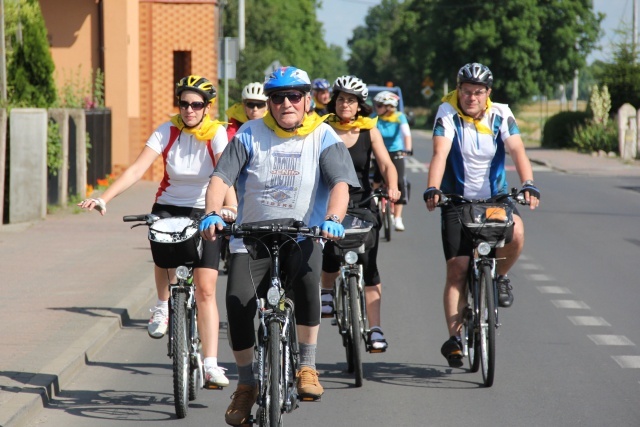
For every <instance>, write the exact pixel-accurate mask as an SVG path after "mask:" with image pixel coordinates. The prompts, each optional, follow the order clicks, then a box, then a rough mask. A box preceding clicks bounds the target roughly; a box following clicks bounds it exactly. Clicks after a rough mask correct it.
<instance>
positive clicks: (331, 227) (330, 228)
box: [320, 221, 344, 238]
mask: <svg viewBox="0 0 640 427" xmlns="http://www.w3.org/2000/svg"><path fill="white" fill-rule="evenodd" d="M320 230H322V231H326V232H327V233H328V234H331V235H333V236H336V237H340V238H343V237H344V226H343V225H342V224H339V223H337V222H335V221H325V222H323V223H322V225H320Z"/></svg>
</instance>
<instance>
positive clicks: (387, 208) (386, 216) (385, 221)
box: [382, 199, 393, 242]
mask: <svg viewBox="0 0 640 427" xmlns="http://www.w3.org/2000/svg"><path fill="white" fill-rule="evenodd" d="M392 215H393V212H391V200H389V199H384V202H383V205H382V225H383V228H384V239H385V240H386V241H387V242H390V241H391V227H393V220H392V219H391V216H392Z"/></svg>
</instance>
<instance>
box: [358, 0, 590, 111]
mask: <svg viewBox="0 0 640 427" xmlns="http://www.w3.org/2000/svg"><path fill="white" fill-rule="evenodd" d="M394 5H395V7H396V9H395V11H396V15H394V14H392V13H391V8H392V6H394ZM592 8H593V7H592V4H591V1H590V0H563V1H562V2H558V1H555V0H495V1H492V2H481V1H479V0H472V1H469V0H430V1H429V0H406V1H405V2H403V3H399V2H398V1H397V0H383V2H382V4H381V5H380V6H378V7H374V8H372V9H371V10H370V12H369V16H367V19H366V20H365V22H366V25H367V26H366V27H365V28H358V29H356V31H354V38H353V39H352V40H351V41H350V47H351V49H352V56H351V58H350V60H349V62H348V64H349V67H350V69H351V71H353V72H359V71H360V70H362V71H365V70H372V71H373V72H375V73H377V75H373V76H371V77H370V78H369V80H373V81H376V80H378V79H379V78H380V77H381V75H380V71H381V69H380V66H378V67H374V65H375V64H374V63H372V60H373V59H378V60H379V59H381V58H384V59H387V60H388V61H389V64H391V65H392V66H393V67H395V70H394V73H395V74H396V75H399V76H402V78H403V79H404V80H411V79H413V80H412V82H411V87H409V88H407V87H403V92H405V93H407V94H411V93H414V94H416V93H418V91H419V90H420V89H421V86H419V85H417V82H422V79H424V78H425V77H430V78H431V79H432V80H434V81H435V82H436V84H442V83H444V82H445V81H447V82H449V87H453V84H454V83H455V75H456V73H457V71H458V69H459V68H460V67H461V66H462V65H464V64H465V63H468V62H482V63H483V64H485V65H487V66H488V67H489V68H491V70H492V71H493V73H494V75H495V76H496V80H495V86H494V97H495V99H496V100H499V101H501V102H508V103H517V102H519V101H523V100H528V99H529V97H530V96H531V95H534V94H538V93H540V92H541V91H542V92H547V91H549V90H551V89H552V88H554V87H555V86H556V85H557V84H559V83H564V82H566V81H570V80H571V79H572V78H573V73H574V70H576V69H581V68H583V67H584V65H585V61H586V57H587V55H588V54H589V53H590V52H591V50H593V49H594V47H595V42H596V40H597V38H598V36H599V25H600V22H601V21H602V19H603V15H602V14H598V15H594V13H593V10H592ZM370 17H371V18H372V19H371V20H370V19H369V18H370ZM373 18H375V19H373ZM383 71H388V69H386V70H385V69H384V67H383ZM401 85H402V84H401Z"/></svg>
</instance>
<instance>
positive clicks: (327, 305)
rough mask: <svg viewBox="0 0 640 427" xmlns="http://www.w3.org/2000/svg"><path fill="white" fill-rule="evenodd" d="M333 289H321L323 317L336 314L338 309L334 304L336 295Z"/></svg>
mask: <svg viewBox="0 0 640 427" xmlns="http://www.w3.org/2000/svg"><path fill="white" fill-rule="evenodd" d="M334 295H335V294H334V292H333V289H321V290H320V299H321V301H322V318H323V319H326V318H330V317H333V316H334V315H335V314H336V309H335V307H334V305H333V297H334Z"/></svg>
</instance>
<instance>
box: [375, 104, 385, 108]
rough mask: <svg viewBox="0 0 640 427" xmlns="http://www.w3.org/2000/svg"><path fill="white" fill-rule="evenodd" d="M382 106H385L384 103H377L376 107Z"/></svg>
mask: <svg viewBox="0 0 640 427" xmlns="http://www.w3.org/2000/svg"><path fill="white" fill-rule="evenodd" d="M382 107H384V104H380V103H376V108H382Z"/></svg>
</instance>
